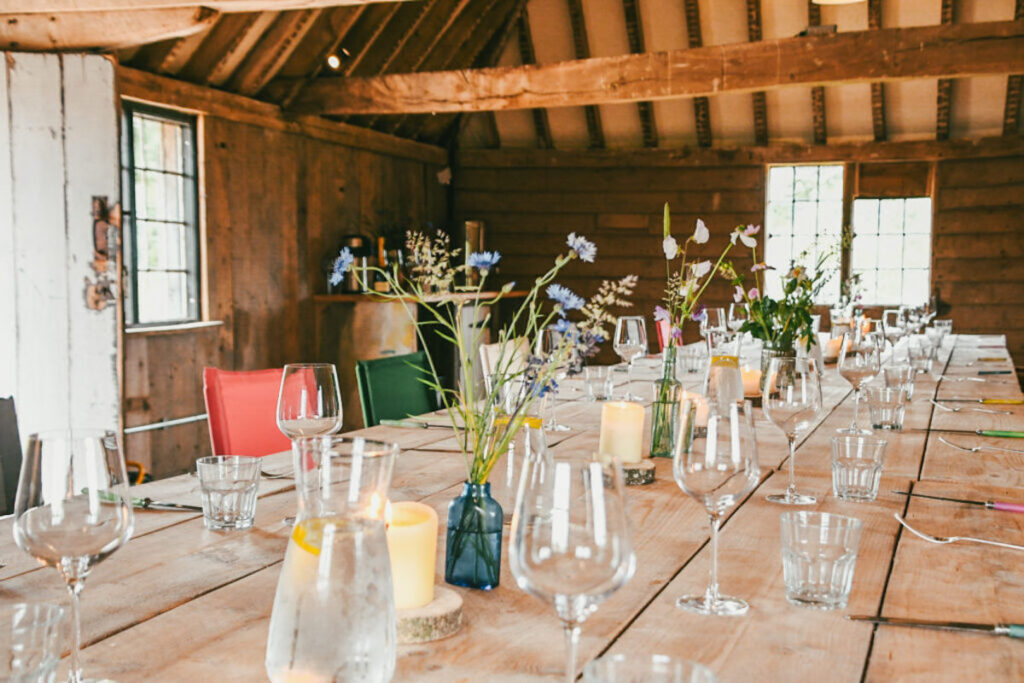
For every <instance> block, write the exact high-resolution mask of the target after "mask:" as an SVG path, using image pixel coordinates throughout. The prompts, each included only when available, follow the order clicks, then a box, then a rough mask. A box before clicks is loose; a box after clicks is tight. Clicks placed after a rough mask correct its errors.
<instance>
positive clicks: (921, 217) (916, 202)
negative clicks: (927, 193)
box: [904, 197, 932, 235]
mask: <svg viewBox="0 0 1024 683" xmlns="http://www.w3.org/2000/svg"><path fill="white" fill-rule="evenodd" d="M904 220H905V225H906V232H912V233H919V234H926V235H927V234H931V231H932V200H931V198H930V197H915V198H913V199H908V200H907V207H906V218H905V219H904Z"/></svg>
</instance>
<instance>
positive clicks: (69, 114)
mask: <svg viewBox="0 0 1024 683" xmlns="http://www.w3.org/2000/svg"><path fill="white" fill-rule="evenodd" d="M4 57H5V61H4V63H3V64H0V107H2V109H0V395H13V396H14V398H15V402H16V406H17V410H18V422H19V425H20V428H21V433H22V434H25V435H27V434H30V433H32V432H35V431H40V430H46V429H53V428H63V427H65V426H75V427H97V428H110V429H120V418H119V415H120V392H119V373H118V353H117V346H118V329H119V325H120V322H119V320H118V312H117V307H116V306H115V305H114V304H113V303H111V304H110V305H108V306H106V308H104V309H103V310H94V309H91V308H89V307H88V306H87V305H86V297H85V292H86V278H90V279H92V280H95V279H96V274H95V272H93V269H92V267H91V265H90V264H91V263H92V262H93V260H94V241H93V222H92V198H93V197H94V196H103V197H106V198H107V200H108V202H109V203H110V204H111V205H112V204H114V203H116V202H118V201H119V196H120V192H119V162H118V119H117V117H118V107H117V94H116V89H115V81H114V66H113V64H112V63H111V62H110V61H109V60H107V59H106V58H104V57H101V56H98V55H73V54H67V55H56V54H26V53H5V54H4ZM112 267H113V265H112ZM112 277H115V278H116V274H112Z"/></svg>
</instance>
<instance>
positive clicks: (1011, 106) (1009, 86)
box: [1003, 0, 1024, 135]
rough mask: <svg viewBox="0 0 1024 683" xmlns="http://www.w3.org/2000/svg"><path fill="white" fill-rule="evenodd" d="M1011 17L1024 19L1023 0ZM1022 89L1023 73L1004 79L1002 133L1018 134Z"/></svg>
mask: <svg viewBox="0 0 1024 683" xmlns="http://www.w3.org/2000/svg"><path fill="white" fill-rule="evenodd" d="M1013 18H1014V19H1016V20H1018V21H1019V20H1021V19H1024V0H1017V5H1016V7H1015V9H1014V11H1013ZM1022 89H1024V74H1014V75H1012V76H1009V77H1008V78H1007V79H1006V107H1005V108H1004V109H1003V135H1020V132H1021V130H1020V108H1021V90H1022Z"/></svg>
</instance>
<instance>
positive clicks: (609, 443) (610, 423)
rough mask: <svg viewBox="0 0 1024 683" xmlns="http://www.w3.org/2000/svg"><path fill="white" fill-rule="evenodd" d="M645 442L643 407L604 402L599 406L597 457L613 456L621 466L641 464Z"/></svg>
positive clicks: (617, 402) (626, 402) (627, 402)
mask: <svg viewBox="0 0 1024 683" xmlns="http://www.w3.org/2000/svg"><path fill="white" fill-rule="evenodd" d="M643 440H644V407H643V406H642V405H640V404H639V403H630V402H629V401H607V402H606V403H604V405H602V406H601V440H600V442H599V443H598V447H597V450H598V455H599V457H601V458H602V459H604V458H608V457H611V456H614V457H616V458H618V459H619V462H620V463H622V464H625V463H636V462H640V459H641V456H642V453H643Z"/></svg>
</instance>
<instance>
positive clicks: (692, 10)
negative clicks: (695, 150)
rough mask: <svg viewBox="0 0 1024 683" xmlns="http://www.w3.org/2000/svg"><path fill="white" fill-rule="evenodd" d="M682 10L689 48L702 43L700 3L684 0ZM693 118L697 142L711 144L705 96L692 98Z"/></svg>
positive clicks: (709, 121) (708, 104) (709, 107)
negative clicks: (684, 15) (684, 16)
mask: <svg viewBox="0 0 1024 683" xmlns="http://www.w3.org/2000/svg"><path fill="white" fill-rule="evenodd" d="M683 11H684V12H685V13H686V36H687V40H688V42H687V45H688V47H690V48H691V49H693V48H698V47H701V46H702V45H704V38H703V35H702V34H701V30H700V5H698V4H697V0H684V2H683ZM693 118H694V121H695V124H696V126H697V144H698V145H700V146H701V147H710V146H711V106H710V102H708V98H707V97H694V98H693Z"/></svg>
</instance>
